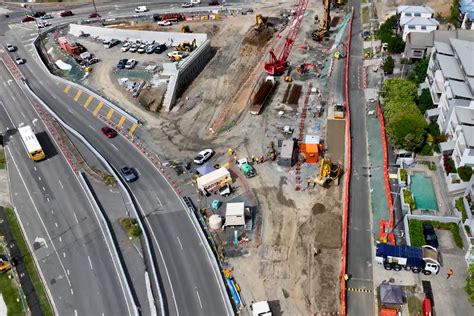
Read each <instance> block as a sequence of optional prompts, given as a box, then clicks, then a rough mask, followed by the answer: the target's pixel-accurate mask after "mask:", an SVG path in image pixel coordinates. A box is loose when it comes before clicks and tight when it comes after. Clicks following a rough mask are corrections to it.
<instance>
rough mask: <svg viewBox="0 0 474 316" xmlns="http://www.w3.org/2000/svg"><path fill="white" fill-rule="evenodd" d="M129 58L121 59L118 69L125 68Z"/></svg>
mask: <svg viewBox="0 0 474 316" xmlns="http://www.w3.org/2000/svg"><path fill="white" fill-rule="evenodd" d="M127 61H128V59H120V60H119V61H118V63H117V69H125V65H126V64H127Z"/></svg>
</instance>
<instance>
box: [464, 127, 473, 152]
mask: <svg viewBox="0 0 474 316" xmlns="http://www.w3.org/2000/svg"><path fill="white" fill-rule="evenodd" d="M462 133H463V135H464V139H465V140H466V145H467V146H469V147H474V126H467V125H463V126H462Z"/></svg>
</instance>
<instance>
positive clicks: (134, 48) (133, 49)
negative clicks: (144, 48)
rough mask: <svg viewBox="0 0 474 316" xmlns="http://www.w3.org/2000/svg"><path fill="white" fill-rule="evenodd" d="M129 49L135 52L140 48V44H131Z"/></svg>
mask: <svg viewBox="0 0 474 316" xmlns="http://www.w3.org/2000/svg"><path fill="white" fill-rule="evenodd" d="M129 50H130V52H131V53H135V52H136V51H137V50H138V45H136V44H133V45H132V46H130V49H129Z"/></svg>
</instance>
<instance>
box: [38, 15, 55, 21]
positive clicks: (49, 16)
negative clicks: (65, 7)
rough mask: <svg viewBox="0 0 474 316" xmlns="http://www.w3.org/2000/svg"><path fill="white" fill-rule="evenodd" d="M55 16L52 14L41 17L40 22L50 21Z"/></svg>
mask: <svg viewBox="0 0 474 316" xmlns="http://www.w3.org/2000/svg"><path fill="white" fill-rule="evenodd" d="M52 18H53V16H52V15H51V14H45V15H43V16H42V17H40V20H49V19H52Z"/></svg>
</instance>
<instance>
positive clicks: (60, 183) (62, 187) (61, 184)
mask: <svg viewBox="0 0 474 316" xmlns="http://www.w3.org/2000/svg"><path fill="white" fill-rule="evenodd" d="M58 181H59V185H60V186H61V189H64V186H63V183H62V182H61V180H58Z"/></svg>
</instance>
